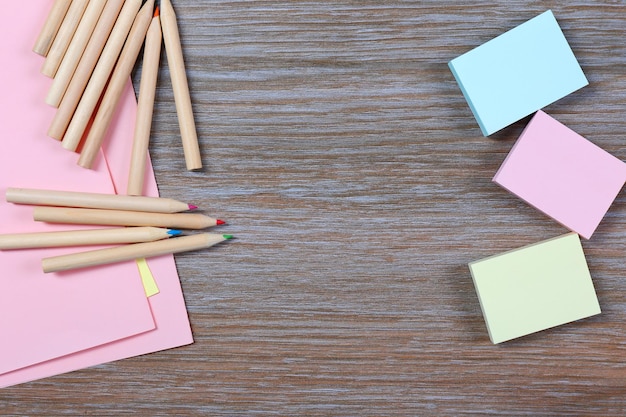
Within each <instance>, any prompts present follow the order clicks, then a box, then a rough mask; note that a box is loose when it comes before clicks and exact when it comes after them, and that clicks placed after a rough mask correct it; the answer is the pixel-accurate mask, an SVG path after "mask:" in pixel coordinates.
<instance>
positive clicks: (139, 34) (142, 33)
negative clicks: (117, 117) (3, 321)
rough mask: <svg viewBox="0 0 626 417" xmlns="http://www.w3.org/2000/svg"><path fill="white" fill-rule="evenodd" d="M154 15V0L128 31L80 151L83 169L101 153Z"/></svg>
mask: <svg viewBox="0 0 626 417" xmlns="http://www.w3.org/2000/svg"><path fill="white" fill-rule="evenodd" d="M153 14H154V0H148V1H146V3H145V4H144V5H143V6H142V8H141V10H139V12H138V13H137V16H136V17H135V20H134V22H133V25H132V27H131V28H130V32H129V33H128V38H127V40H126V43H125V44H124V48H123V49H122V52H121V53H120V56H119V59H118V61H117V64H116V65H115V68H114V69H113V73H112V75H111V79H110V80H109V83H108V85H107V87H106V90H105V92H104V96H103V97H102V101H101V102H100V105H99V106H98V110H97V111H96V115H95V117H94V120H93V123H92V125H91V128H90V129H89V133H88V134H87V138H86V139H85V143H84V145H83V149H82V150H81V152H80V158H79V159H78V165H80V166H82V167H83V168H91V167H92V166H93V163H94V160H95V159H96V156H97V155H98V152H99V151H100V146H101V145H102V141H103V140H104V135H105V134H106V132H107V130H108V128H109V125H110V123H111V119H113V115H114V114H115V108H116V107H117V104H118V103H119V100H120V97H121V96H122V93H123V92H124V88H125V87H126V84H127V83H128V78H129V77H130V74H131V72H132V71H133V67H134V66H135V62H136V61H137V56H138V55H139V51H140V50H141V46H142V45H143V41H144V39H145V38H146V32H147V31H148V26H150V22H151V21H152V15H153Z"/></svg>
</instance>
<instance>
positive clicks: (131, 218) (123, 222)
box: [33, 206, 224, 229]
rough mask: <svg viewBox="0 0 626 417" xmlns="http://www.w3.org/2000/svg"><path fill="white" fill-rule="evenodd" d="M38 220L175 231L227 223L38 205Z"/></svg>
mask: <svg viewBox="0 0 626 417" xmlns="http://www.w3.org/2000/svg"><path fill="white" fill-rule="evenodd" d="M33 218H34V219H35V220H36V221H40V222H48V223H65V224H94V225H101V226H155V227H169V228H174V229H205V228H207V227H212V226H217V225H220V224H224V222H223V221H222V220H218V219H214V218H212V217H209V216H205V215H204V214H192V213H173V214H172V213H168V214H164V213H148V212H142V211H123V210H100V209H88V208H66V207H45V206H36V207H35V208H34V210H33Z"/></svg>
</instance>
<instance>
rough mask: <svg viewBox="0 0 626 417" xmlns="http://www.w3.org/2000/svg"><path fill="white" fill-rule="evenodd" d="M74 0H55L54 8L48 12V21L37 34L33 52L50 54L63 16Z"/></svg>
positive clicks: (44, 54) (42, 54)
mask: <svg viewBox="0 0 626 417" xmlns="http://www.w3.org/2000/svg"><path fill="white" fill-rule="evenodd" d="M71 3H72V0H55V2H54V4H53V5H52V9H50V12H49V13H48V17H47V18H46V22H45V23H44V25H43V26H42V28H41V31H40V32H39V36H37V40H36V41H35V45H34V46H33V52H35V53H36V54H39V55H41V56H46V55H48V51H49V50H50V47H51V46H52V43H53V42H54V38H56V35H57V32H58V31H59V28H60V27H61V23H63V18H64V17H65V14H66V13H67V9H69V8H70V4H71Z"/></svg>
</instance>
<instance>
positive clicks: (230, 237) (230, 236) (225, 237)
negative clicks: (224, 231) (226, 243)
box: [223, 235, 234, 240]
mask: <svg viewBox="0 0 626 417" xmlns="http://www.w3.org/2000/svg"><path fill="white" fill-rule="evenodd" d="M223 236H224V239H226V240H228V239H232V238H234V236H233V235H223Z"/></svg>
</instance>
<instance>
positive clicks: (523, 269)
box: [469, 232, 600, 343]
mask: <svg viewBox="0 0 626 417" xmlns="http://www.w3.org/2000/svg"><path fill="white" fill-rule="evenodd" d="M469 268H470V271H471V274H472V279H473V281H474V285H475V287H476V292H477V294H478V298H479V301H480V307H481V309H482V312H483V316H484V318H485V322H486V324H487V330H488V331H489V337H490V339H491V341H492V342H493V343H501V342H504V341H507V340H511V339H515V338H518V337H521V336H524V335H527V334H530V333H534V332H538V331H540V330H545V329H548V328H551V327H555V326H559V325H561V324H565V323H569V322H572V321H575V320H579V319H582V318H585V317H589V316H593V315H595V314H599V313H600V306H599V304H598V299H597V297H596V293H595V289H594V287H593V282H592V280H591V275H590V274H589V269H588V267H587V261H586V260H585V255H584V253H583V249H582V246H581V243H580V239H579V237H578V235H577V234H576V233H572V232H570V233H568V234H565V235H562V236H559V237H555V238H552V239H548V240H545V241H543V242H539V243H535V244H532V245H528V246H525V247H522V248H519V249H515V250H512V251H509V252H505V253H502V254H499V255H495V256H491V257H488V258H485V259H482V260H479V261H475V262H471V263H470V264H469Z"/></svg>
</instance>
